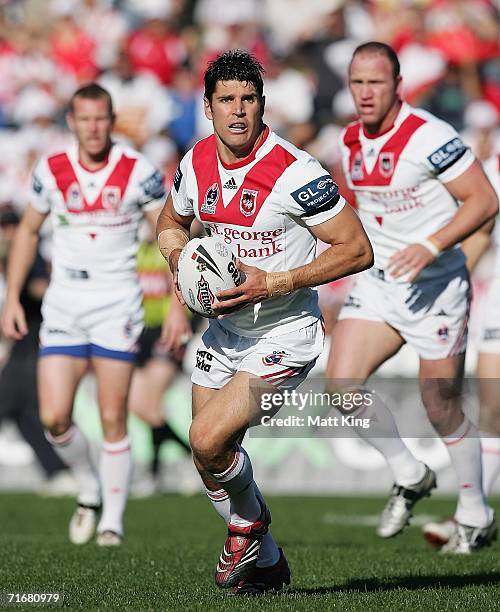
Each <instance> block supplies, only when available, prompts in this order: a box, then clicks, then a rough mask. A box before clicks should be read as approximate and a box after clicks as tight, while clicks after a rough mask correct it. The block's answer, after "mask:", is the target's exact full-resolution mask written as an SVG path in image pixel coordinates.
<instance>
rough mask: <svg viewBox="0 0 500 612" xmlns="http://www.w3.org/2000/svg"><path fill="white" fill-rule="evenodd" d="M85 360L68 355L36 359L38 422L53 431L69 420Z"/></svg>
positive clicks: (86, 364)
mask: <svg viewBox="0 0 500 612" xmlns="http://www.w3.org/2000/svg"><path fill="white" fill-rule="evenodd" d="M87 367H88V360H87V359H83V358H77V357H70V356H68V355H47V356H45V357H40V359H39V360H38V377H37V380H38V397H39V404H40V419H41V421H42V423H43V424H44V425H45V426H46V427H48V428H49V429H50V428H52V427H53V426H54V425H57V424H58V423H63V422H67V421H69V420H70V417H71V413H72V411H73V403H74V399H75V394H76V390H77V388H78V385H79V383H80V381H81V379H82V378H83V375H84V374H85V372H86V371H87Z"/></svg>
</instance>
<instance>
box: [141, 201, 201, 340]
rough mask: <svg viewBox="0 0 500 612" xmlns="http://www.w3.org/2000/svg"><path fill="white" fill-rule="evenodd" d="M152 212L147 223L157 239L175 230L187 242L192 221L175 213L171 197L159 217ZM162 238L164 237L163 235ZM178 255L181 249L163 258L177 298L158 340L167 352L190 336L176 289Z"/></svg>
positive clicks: (186, 318)
mask: <svg viewBox="0 0 500 612" xmlns="http://www.w3.org/2000/svg"><path fill="white" fill-rule="evenodd" d="M154 212H155V214H154V217H153V216H151V218H150V219H149V221H150V223H151V224H152V227H153V229H154V226H155V225H156V233H157V236H158V238H159V237H160V234H161V233H162V232H165V230H169V229H173V230H177V232H179V231H180V232H184V233H185V235H186V239H187V240H189V227H190V226H191V222H192V219H191V220H189V221H188V218H186V217H181V216H180V215H179V214H177V213H176V212H175V210H174V207H173V204H172V196H170V195H169V196H168V199H167V201H166V203H165V205H164V207H163V209H162V210H161V212H160V214H159V215H158V214H157V212H156V211H154ZM146 216H147V215H146ZM186 230H187V231H186ZM166 234H167V237H168V231H167V232H166ZM177 235H178V234H177ZM163 236H164V237H165V234H164V235H163ZM175 236H176V234H174V237H175ZM181 240H182V238H181ZM187 240H186V242H187ZM158 243H159V246H160V251H161V252H162V254H163V255H164V251H163V250H162V242H161V239H160V238H159V240H158ZM169 243H170V241H167V242H165V243H163V244H168V247H167V248H170V244H169ZM174 246H175V243H174ZM180 253H181V249H174V250H173V251H172V252H171V253H170V255H171V257H169V258H165V259H167V262H168V264H169V267H170V270H172V276H173V279H172V287H173V290H174V293H175V295H176V296H177V299H175V298H173V299H172V304H171V306H170V310H169V313H168V316H167V318H166V319H165V321H164V322H163V326H162V334H161V338H160V340H161V342H162V343H163V344H164V345H165V348H166V349H167V350H174V351H175V350H177V349H179V348H180V347H181V346H182V345H183V344H185V343H186V342H187V340H189V338H190V337H191V335H192V331H191V326H190V324H189V320H188V317H187V315H186V310H185V306H184V304H185V302H184V300H183V299H182V295H181V293H180V291H178V288H177V260H178V259H179V255H180Z"/></svg>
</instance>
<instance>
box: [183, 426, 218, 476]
mask: <svg viewBox="0 0 500 612" xmlns="http://www.w3.org/2000/svg"><path fill="white" fill-rule="evenodd" d="M189 443H190V445H191V448H192V449H193V454H194V456H195V457H196V458H197V459H198V461H199V462H200V463H201V464H202V465H203V466H204V467H205V468H209V466H210V465H212V464H213V463H215V462H217V459H218V458H219V456H220V454H221V446H222V445H221V443H220V440H219V438H218V436H217V434H216V433H214V432H212V431H209V430H208V429H207V428H206V427H204V425H203V424H199V423H197V421H196V419H195V420H194V421H193V423H192V424H191V427H190V429H189Z"/></svg>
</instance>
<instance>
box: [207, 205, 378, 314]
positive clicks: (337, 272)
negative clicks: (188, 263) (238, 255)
mask: <svg viewBox="0 0 500 612" xmlns="http://www.w3.org/2000/svg"><path fill="white" fill-rule="evenodd" d="M310 230H311V232H312V233H313V234H314V235H315V236H316V238H319V239H320V240H322V241H323V242H325V243H327V244H330V247H329V248H328V249H326V250H325V251H324V252H323V253H321V255H319V256H318V257H317V258H316V259H315V260H314V261H312V262H311V263H309V264H306V265H304V266H301V267H299V268H295V269H293V270H290V271H289V272H271V273H266V272H264V271H263V270H260V269H259V268H256V267H254V266H247V265H245V264H242V263H241V262H239V263H238V267H239V269H240V270H241V271H242V272H244V273H245V275H246V281H245V282H244V283H243V284H241V285H239V286H238V287H235V288H234V289H227V290H225V291H221V292H219V293H218V294H217V298H218V299H219V300H221V302H223V305H222V304H220V305H219V306H217V304H215V305H214V311H217V310H219V311H220V312H221V313H222V312H228V311H229V310H231V311H232V310H233V309H237V308H242V307H243V306H245V305H246V304H255V303H257V302H261V301H263V300H266V299H268V298H270V297H274V295H272V294H271V290H272V289H273V285H274V288H275V290H276V293H275V295H276V296H277V295H282V293H288V292H289V291H290V290H295V289H300V288H301V287H315V286H317V285H322V284H324V283H329V282H331V281H333V280H337V279H339V278H342V277H344V276H348V275H349V274H355V273H356V272H361V271H363V270H366V269H367V268H370V267H371V266H372V265H373V250H372V247H371V244H370V240H369V239H368V236H367V235H366V232H365V230H364V228H363V226H362V225H361V222H360V221H359V219H358V216H357V215H356V213H355V212H354V211H353V210H352V209H351V208H350V206H344V208H343V209H342V211H341V212H340V213H339V214H338V215H336V216H335V217H333V218H332V219H329V220H328V221H325V222H324V223H320V224H318V225H315V226H313V227H311V228H310ZM280 275H283V279H281V278H280ZM274 281H277V282H274ZM281 284H283V286H284V291H281V290H280V286H281ZM285 285H286V286H285ZM290 287H291V289H290ZM287 289H288V291H287Z"/></svg>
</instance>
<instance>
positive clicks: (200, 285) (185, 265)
mask: <svg viewBox="0 0 500 612" xmlns="http://www.w3.org/2000/svg"><path fill="white" fill-rule="evenodd" d="M177 269H178V274H177V283H178V285H179V289H180V291H181V293H182V297H183V298H184V301H185V302H186V305H187V306H188V307H189V309H190V310H192V311H193V312H196V313H198V314H200V315H201V316H202V317H210V318H212V317H216V316H217V315H215V314H214V311H213V306H214V304H215V303H216V302H217V298H216V297H215V294H216V293H217V291H224V289H232V288H233V287H237V286H238V285H241V283H242V282H244V280H245V279H244V274H243V273H242V272H240V270H238V268H237V267H236V258H235V256H234V255H233V253H232V251H231V249H230V248H229V247H228V246H227V245H226V244H224V243H223V242H222V241H221V240H219V239H218V238H214V237H213V236H210V237H205V238H193V240H190V241H189V242H188V243H187V244H186V246H185V247H184V248H183V249H182V252H181V254H180V256H179V261H178V264H177Z"/></svg>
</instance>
